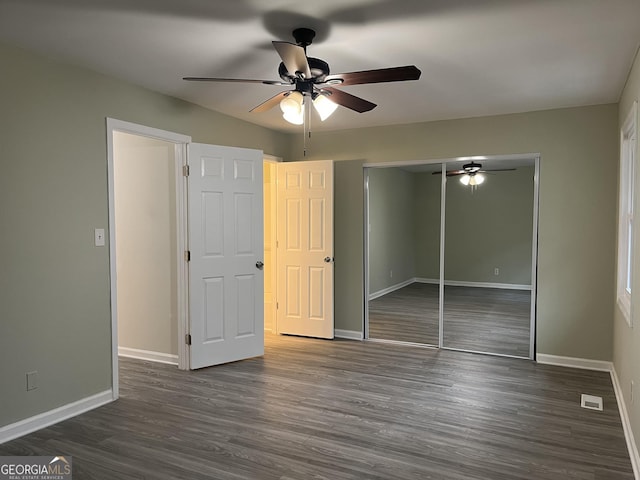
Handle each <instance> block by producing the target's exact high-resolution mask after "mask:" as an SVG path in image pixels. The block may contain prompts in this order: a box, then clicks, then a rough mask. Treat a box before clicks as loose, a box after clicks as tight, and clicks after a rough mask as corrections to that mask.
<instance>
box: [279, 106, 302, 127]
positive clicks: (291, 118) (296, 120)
mask: <svg viewBox="0 0 640 480" xmlns="http://www.w3.org/2000/svg"><path fill="white" fill-rule="evenodd" d="M282 117H283V118H284V119H285V120H286V121H287V122H289V123H293V124H294V125H302V124H303V123H304V105H302V106H301V107H300V110H299V111H298V112H284V113H283V114H282Z"/></svg>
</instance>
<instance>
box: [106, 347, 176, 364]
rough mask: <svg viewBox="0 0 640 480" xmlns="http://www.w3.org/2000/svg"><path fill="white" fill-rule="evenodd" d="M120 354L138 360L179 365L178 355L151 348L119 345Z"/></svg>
mask: <svg viewBox="0 0 640 480" xmlns="http://www.w3.org/2000/svg"><path fill="white" fill-rule="evenodd" d="M118 356H120V357H128V358H137V359H138V360H147V361H149V362H158V363H167V364H169V365H178V355H173V354H170V353H162V352H152V351H150V350H139V349H137V348H129V347H118Z"/></svg>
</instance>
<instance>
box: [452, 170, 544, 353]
mask: <svg viewBox="0 0 640 480" xmlns="http://www.w3.org/2000/svg"><path fill="white" fill-rule="evenodd" d="M468 164H469V163H466V164H465V165H468ZM479 165H481V167H480V168H481V170H480V172H479V173H478V174H477V175H482V177H481V178H482V181H481V182H478V183H476V184H475V185H473V184H472V183H473V181H472V182H468V181H467V182H464V181H460V180H464V175H460V176H448V177H447V188H446V209H445V250H444V252H445V261H444V273H445V275H444V284H445V286H444V305H443V311H444V313H443V347H447V348H455V349H461V350H471V351H478V352H488V353H497V354H502V355H509V356H517V357H529V354H530V351H529V350H530V333H531V332H530V330H531V326H530V323H531V322H530V319H531V281H532V280H531V279H532V271H531V269H532V242H533V212H534V163H533V160H529V161H526V162H522V161H520V162H514V161H508V162H504V161H482V160H481V161H480V163H479ZM476 168H477V167H476ZM456 169H461V166H460V165H457V164H449V165H447V171H448V172H451V171H454V170H456ZM472 178H473V177H472Z"/></svg>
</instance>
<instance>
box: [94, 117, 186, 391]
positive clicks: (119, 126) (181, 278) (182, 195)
mask: <svg viewBox="0 0 640 480" xmlns="http://www.w3.org/2000/svg"><path fill="white" fill-rule="evenodd" d="M115 132H124V133H129V134H132V135H138V136H142V137H149V138H155V139H157V140H162V141H165V142H169V143H173V144H174V145H175V158H176V160H175V166H176V229H177V239H176V240H177V249H178V252H177V253H178V255H177V263H178V265H177V272H178V279H177V280H178V281H177V288H178V291H177V295H178V368H180V369H181V370H188V369H189V350H188V349H189V347H188V345H187V344H186V342H185V341H184V339H185V335H186V332H187V331H188V321H189V302H188V298H189V294H188V293H189V292H188V265H187V262H186V261H185V259H184V252H185V251H186V250H187V245H188V242H187V177H185V176H184V175H183V173H182V167H183V166H185V165H187V145H188V144H189V143H191V137H190V136H188V135H182V134H180V133H175V132H169V131H166V130H160V129H157V128H152V127H147V126H145V125H139V124H136V123H131V122H126V121H123V120H117V119H114V118H109V117H107V118H106V134H107V139H106V140H107V183H108V198H109V207H108V208H109V277H110V278H109V280H110V306H111V385H112V388H111V391H112V395H113V399H114V400H116V399H117V398H118V396H119V376H118V308H117V307H118V299H117V271H116V235H115V189H114V180H115V179H114V168H113V166H114V151H113V135H114V133H115Z"/></svg>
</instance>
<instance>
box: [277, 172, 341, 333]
mask: <svg viewBox="0 0 640 480" xmlns="http://www.w3.org/2000/svg"><path fill="white" fill-rule="evenodd" d="M277 169H278V186H277V190H278V193H277V217H278V226H277V258H278V265H277V271H278V273H277V297H278V298H277V308H278V309H277V331H278V333H285V334H291V335H300V336H305V337H318V338H333V162H332V161H330V160H324V161H314V162H290V163H280V164H278V167H277Z"/></svg>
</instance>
